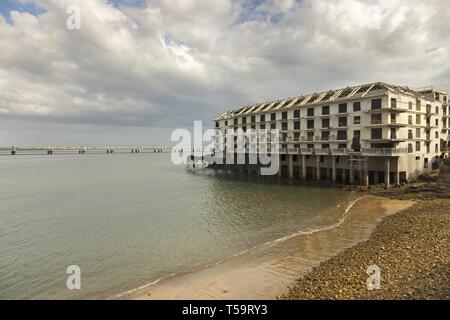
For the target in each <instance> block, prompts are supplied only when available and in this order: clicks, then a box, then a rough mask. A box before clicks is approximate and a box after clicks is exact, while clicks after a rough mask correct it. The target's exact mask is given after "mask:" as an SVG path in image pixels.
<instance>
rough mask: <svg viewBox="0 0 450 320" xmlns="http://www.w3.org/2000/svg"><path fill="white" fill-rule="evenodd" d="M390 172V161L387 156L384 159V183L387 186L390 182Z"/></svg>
mask: <svg viewBox="0 0 450 320" xmlns="http://www.w3.org/2000/svg"><path fill="white" fill-rule="evenodd" d="M390 172H391V163H390V161H389V158H385V159H384V183H385V185H386V187H387V188H389V186H390V184H391V182H390V178H391V175H390Z"/></svg>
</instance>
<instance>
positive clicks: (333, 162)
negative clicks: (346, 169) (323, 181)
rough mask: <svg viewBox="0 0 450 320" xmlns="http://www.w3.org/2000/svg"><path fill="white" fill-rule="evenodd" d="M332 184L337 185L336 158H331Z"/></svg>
mask: <svg viewBox="0 0 450 320" xmlns="http://www.w3.org/2000/svg"><path fill="white" fill-rule="evenodd" d="M331 182H333V183H336V156H331Z"/></svg>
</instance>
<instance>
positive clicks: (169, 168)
mask: <svg viewBox="0 0 450 320" xmlns="http://www.w3.org/2000/svg"><path fill="white" fill-rule="evenodd" d="M350 198H351V194H350V193H348V192H345V191H342V190H337V189H332V188H320V187H314V186H291V185H282V184H267V183H266V184H261V183H259V184H257V183H254V182H251V181H236V180H233V179H224V178H218V177H213V176H208V175H203V174H193V173H189V172H187V171H186V170H185V168H183V167H176V166H174V165H173V164H172V163H171V161H170V156H169V155H168V154H135V155H130V154H115V155H58V156H56V155H55V156H47V155H45V156H39V155H32V156H17V157H10V156H1V157H0V203H1V206H0V257H1V260H0V298H3V299H5V298H45V299H52V298H62V299H68V298H105V297H111V296H113V295H116V294H119V293H121V292H124V291H127V290H130V289H132V288H135V287H139V286H141V285H144V284H146V283H150V282H152V281H154V280H156V279H159V278H164V277H167V276H168V275H171V274H174V273H183V272H187V271H190V270H194V269H197V268H200V267H201V266H204V265H206V264H209V263H214V262H215V261H218V260H220V259H223V258H226V257H229V256H231V255H233V254H236V253H239V252H242V251H243V250H246V249H249V248H252V247H254V246H257V245H259V244H262V243H266V242H268V241H274V240H276V239H279V238H282V237H284V236H286V235H289V234H292V233H295V232H297V231H299V230H313V229H316V228H321V227H323V226H327V225H330V224H333V223H335V222H336V221H338V220H339V218H340V217H341V216H342V214H343V211H344V210H345V206H346V205H345V203H347V202H348V201H349V200H350ZM73 264H75V265H78V266H79V267H80V268H81V286H82V290H68V289H67V288H66V279H67V277H68V274H66V268H67V267H68V266H69V265H73Z"/></svg>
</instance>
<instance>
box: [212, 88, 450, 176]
mask: <svg viewBox="0 0 450 320" xmlns="http://www.w3.org/2000/svg"><path fill="white" fill-rule="evenodd" d="M377 99H381V104H382V108H381V110H375V111H374V110H372V101H373V100H377ZM447 100H448V97H447V93H446V92H445V91H440V92H439V95H438V96H436V92H435V91H433V90H432V91H431V93H426V94H425V93H423V94H419V93H416V94H414V93H405V92H400V91H396V92H391V91H389V90H374V91H372V92H370V93H369V94H367V95H366V96H359V97H354V98H348V99H341V100H336V101H326V102H323V103H306V104H305V105H300V106H296V105H293V106H292V107H290V108H288V109H283V108H281V109H280V110H273V109H271V110H268V111H259V112H256V113H250V114H248V115H247V114H246V115H238V116H233V117H230V118H226V119H220V120H217V122H216V128H218V129H220V130H221V131H222V132H224V131H225V128H227V127H228V128H246V129H251V128H254V129H262V128H263V127H264V125H265V128H266V129H271V127H272V128H276V129H278V130H280V132H281V135H286V136H287V138H288V139H287V140H282V141H281V142H280V146H281V147H282V148H283V150H287V148H291V149H293V150H297V151H294V152H293V153H294V154H295V155H296V158H297V160H296V161H293V166H294V167H295V172H296V173H297V174H299V175H301V171H302V166H303V164H302V155H303V154H304V152H303V149H306V148H313V149H314V150H315V151H314V153H313V154H312V155H309V154H308V156H307V158H308V159H306V167H307V168H314V169H313V170H316V168H317V157H320V159H321V160H323V161H322V162H319V167H321V168H326V169H327V170H328V171H330V170H331V168H332V155H334V156H336V155H338V154H340V156H339V163H337V164H336V166H335V167H336V169H337V170H340V169H343V170H348V169H349V168H350V161H349V160H350V159H353V161H355V162H354V164H353V167H355V166H358V162H357V161H368V162H367V167H368V168H367V171H368V172H366V173H365V174H366V175H367V174H369V175H370V178H369V179H370V180H372V181H373V180H374V179H375V180H379V179H378V178H377V177H374V175H375V176H376V175H378V173H379V172H380V173H382V172H384V171H385V168H386V159H389V160H390V171H391V172H394V173H395V174H397V173H401V175H402V177H401V179H406V180H412V179H416V178H417V176H419V175H420V174H423V173H426V172H429V171H431V170H432V166H433V163H435V162H437V161H438V160H439V158H441V157H442V156H447V155H448V151H449V150H448V149H447V148H448V146H449V145H450V143H449V142H448V141H449V140H450V137H449V129H448V127H449V126H450V123H449V122H450V118H449V115H450V110H449V107H448V101H447ZM345 103H346V104H347V110H346V111H345V112H339V111H340V110H339V105H341V104H345ZM355 104H359V105H360V110H355V109H354V105H355ZM324 106H329V115H323V114H322V110H323V107H324ZM262 109H263V110H264V109H265V107H264V108H262ZM310 109H314V116H311V115H310V114H309V113H308V112H310ZM296 110H299V112H300V115H299V117H297V118H296V117H295V111H296ZM272 114H275V117H276V120H275V121H272V120H271V115H272ZM262 115H264V116H265V121H261V116H262ZM283 115H284V116H285V118H283ZM286 115H287V117H286ZM344 117H345V118H346V119H347V125H346V126H340V125H339V119H340V118H344ZM244 118H245V120H243V119H244ZM253 118H254V120H255V121H252V119H253ZM380 118H381V121H379V119H380ZM235 119H237V124H235ZM324 119H329V126H328V127H326V128H323V125H322V124H323V123H322V122H323V120H324ZM358 120H359V121H358ZM297 122H299V123H300V129H298V127H297V128H296V127H295V123H297ZM308 123H309V124H311V123H314V129H309V128H308ZM283 124H284V125H283ZM273 126H274V127H273ZM286 126H287V127H286ZM373 129H378V130H381V137H374V136H373V133H372V130H373ZM339 131H346V133H347V138H342V137H338V132H339ZM324 132H326V133H328V136H329V137H330V138H328V139H326V138H322V135H323V133H324ZM356 132H359V135H360V147H361V149H360V150H352V140H353V138H354V137H356V134H355V133H356ZM326 136H327V135H325V137H326ZM380 138H381V139H380ZM324 148H325V149H326V150H322V151H320V150H321V149H324ZM338 150H339V152H336V153H335V151H338ZM283 152H286V151H283ZM319 152H320V153H324V155H323V156H320V155H318V153H319ZM285 157H286V160H285V161H281V162H280V164H281V166H283V168H284V170H286V167H287V168H288V169H287V170H288V171H289V160H288V159H289V157H292V155H286V156H285ZM309 170H311V169H309ZM328 171H327V177H329V176H330V174H331V173H330V172H328ZM353 171H358V169H357V170H353ZM324 173H325V170H324ZM394 178H396V179H397V180H399V179H398V177H394ZM380 180H382V179H380ZM375 182H376V181H375ZM397 182H398V181H397Z"/></svg>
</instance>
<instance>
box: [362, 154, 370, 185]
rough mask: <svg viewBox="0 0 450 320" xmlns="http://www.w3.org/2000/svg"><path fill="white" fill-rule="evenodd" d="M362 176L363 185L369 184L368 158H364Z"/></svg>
mask: <svg viewBox="0 0 450 320" xmlns="http://www.w3.org/2000/svg"><path fill="white" fill-rule="evenodd" d="M364 160H365V161H364V173H363V175H364V177H363V184H364V186H365V187H368V186H369V159H368V158H366V159H364Z"/></svg>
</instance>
